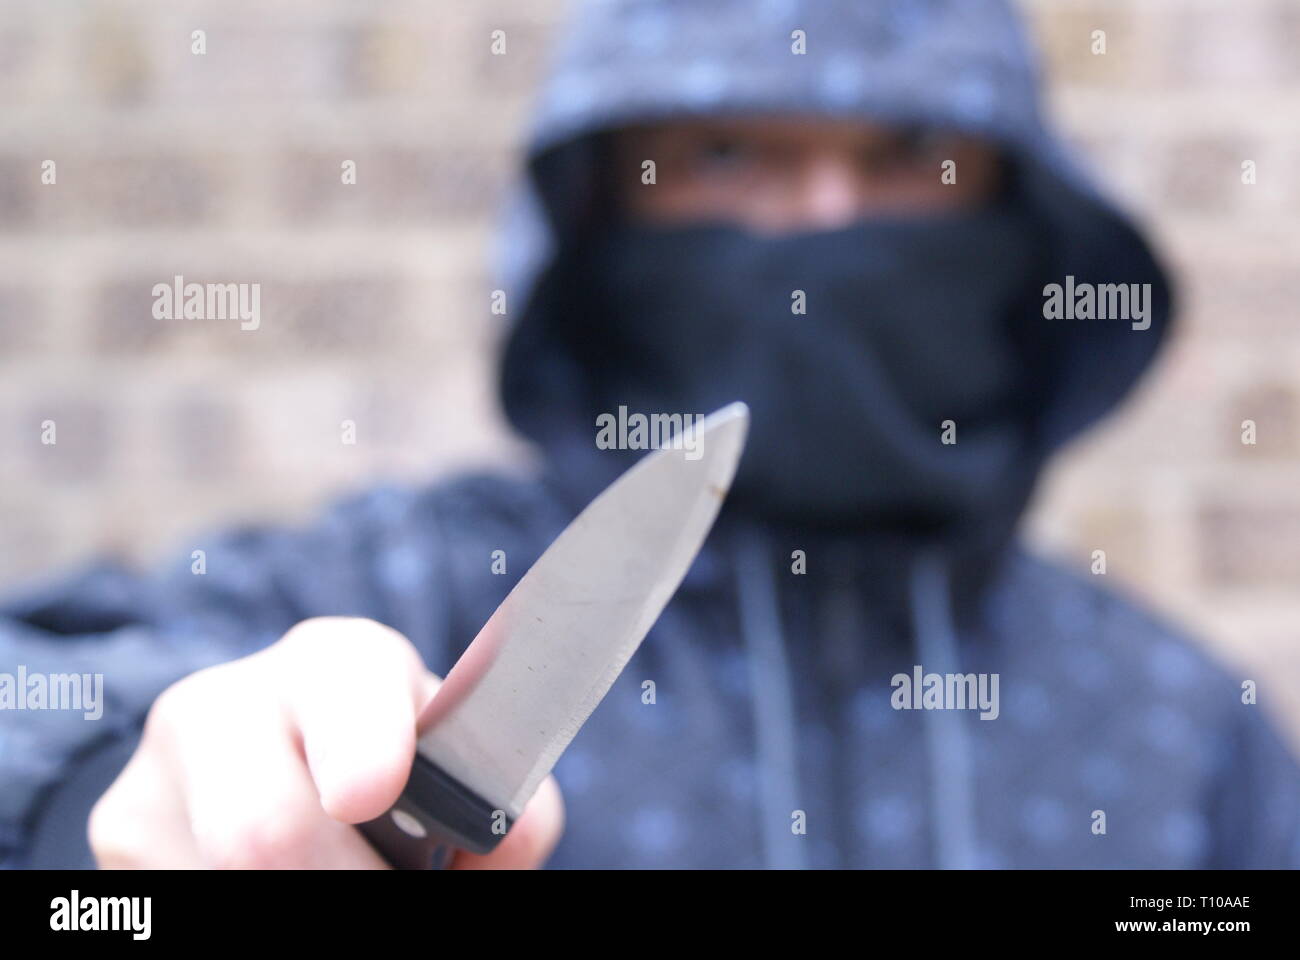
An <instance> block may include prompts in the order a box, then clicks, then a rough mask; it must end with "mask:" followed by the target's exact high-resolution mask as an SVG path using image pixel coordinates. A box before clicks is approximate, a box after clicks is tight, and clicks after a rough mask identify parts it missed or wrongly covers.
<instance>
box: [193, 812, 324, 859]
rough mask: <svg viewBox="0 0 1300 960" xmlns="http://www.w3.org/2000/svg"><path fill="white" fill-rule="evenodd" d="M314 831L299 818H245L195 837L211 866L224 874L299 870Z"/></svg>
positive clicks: (307, 851)
mask: <svg viewBox="0 0 1300 960" xmlns="http://www.w3.org/2000/svg"><path fill="white" fill-rule="evenodd" d="M313 834H314V831H313V829H312V828H311V826H310V824H308V823H307V821H306V820H304V819H302V818H294V817H277V818H251V817H250V818H248V819H245V820H242V821H241V822H239V823H237V824H232V825H230V826H227V827H225V828H224V829H221V830H219V831H215V832H214V831H207V832H206V833H205V834H204V835H200V836H198V837H197V839H198V842H199V848H200V850H202V851H203V853H204V859H206V860H207V861H208V862H209V863H210V864H211V865H212V866H214V867H216V868H217V869H224V870H274V869H279V868H286V867H294V866H301V865H302V864H303V863H304V862H305V861H306V860H307V859H308V855H309V854H310V852H311V850H312V846H313Z"/></svg>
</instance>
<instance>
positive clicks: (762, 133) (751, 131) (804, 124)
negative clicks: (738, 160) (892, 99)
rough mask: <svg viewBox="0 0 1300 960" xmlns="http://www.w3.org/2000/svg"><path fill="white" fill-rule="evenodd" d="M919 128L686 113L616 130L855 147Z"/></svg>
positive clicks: (676, 139) (623, 134)
mask: <svg viewBox="0 0 1300 960" xmlns="http://www.w3.org/2000/svg"><path fill="white" fill-rule="evenodd" d="M920 132H921V128H920V127H918V126H915V125H899V124H888V123H884V122H875V121H871V120H866V119H859V118H848V117H818V116H814V115H802V114H801V115H790V114H762V115H719V116H712V117H685V118H681V119H674V120H662V121H657V122H654V123H646V124H640V125H637V126H632V127H628V128H625V129H624V130H622V131H619V137H620V139H622V140H623V141H625V142H631V143H635V144H658V145H661V146H671V145H673V144H674V143H682V144H690V143H694V142H697V141H700V140H710V139H725V138H743V139H746V140H755V141H763V142H770V143H785V144H791V145H797V144H813V143H818V144H826V145H837V144H842V145H845V146H858V145H862V144H864V143H873V142H880V141H889V140H895V139H897V138H899V137H900V136H913V135H916V134H918V133H920Z"/></svg>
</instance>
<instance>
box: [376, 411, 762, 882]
mask: <svg viewBox="0 0 1300 960" xmlns="http://www.w3.org/2000/svg"><path fill="white" fill-rule="evenodd" d="M748 425H749V411H748V409H747V408H746V407H745V405H744V404H743V403H734V404H731V405H730V406H728V407H725V408H723V409H722V410H720V411H718V412H717V413H714V414H713V415H712V416H710V417H708V418H706V419H705V421H704V423H703V424H702V425H701V427H700V428H699V429H700V436H699V437H698V438H696V444H697V445H696V446H695V447H694V450H695V451H696V452H700V453H701V455H700V456H699V457H698V458H697V459H691V458H689V457H688V456H687V455H686V454H687V451H686V450H684V449H674V448H673V446H666V447H663V448H661V449H659V450H656V451H654V452H653V453H651V454H649V455H647V456H646V457H644V458H643V459H642V460H641V461H639V462H638V463H637V464H636V465H634V466H633V467H632V468H631V469H629V470H628V471H627V472H626V473H625V474H623V475H622V476H621V477H619V479H618V480H616V481H615V482H614V483H613V484H611V485H610V486H609V487H608V488H607V489H606V490H605V491H604V492H603V493H601V494H600V495H599V496H598V497H596V499H595V500H593V501H592V502H591V503H590V504H589V505H588V506H587V508H586V509H585V510H583V511H582V513H581V514H579V515H578V517H577V518H576V519H575V520H574V521H573V522H572V523H571V524H569V526H568V527H567V528H566V529H565V530H564V532H563V533H561V534H560V535H559V537H557V538H556V540H555V542H554V543H552V544H551V546H550V547H549V548H547V550H546V552H545V553H543V554H542V556H541V557H540V558H539V559H538V561H537V562H536V563H535V564H534V565H533V566H532V568H531V569H530V570H529V571H528V572H527V573H526V574H525V575H524V577H523V579H521V580H520V581H519V583H518V584H516V585H515V588H514V589H513V590H512V591H511V592H510V594H509V596H507V597H506V599H505V600H504V601H502V603H501V605H500V606H499V607H498V608H497V610H496V612H495V613H494V614H493V615H492V617H491V618H490V619H489V620H488V622H487V623H486V624H485V625H484V627H483V629H482V630H481V631H480V632H479V634H478V636H477V637H476V638H475V639H474V642H473V643H471V644H470V646H469V648H468V649H466V651H465V653H464V654H463V655H462V656H461V657H460V659H459V660H458V661H457V662H456V665H455V666H454V667H453V668H452V670H451V671H450V673H448V675H447V678H446V680H445V681H444V682H443V683H442V685H441V686H440V687H439V688H438V692H437V693H436V694H435V695H434V697H433V699H432V700H431V701H430V702H429V704H428V705H427V706H426V708H425V709H424V711H423V713H422V715H421V717H420V720H419V723H418V725H417V729H418V730H420V731H421V735H420V739H419V744H418V748H417V750H416V756H415V762H414V764H413V765H412V768H411V774H410V777H409V779H408V781H407V784H406V788H405V789H404V790H403V792H402V794H401V796H400V797H399V798H398V800H397V802H396V803H395V804H394V806H393V807H392V809H390V810H389V811H387V812H386V813H385V814H384V815H382V816H380V817H378V818H376V819H374V820H371V821H369V822H367V823H364V824H361V825H360V827H359V829H360V830H361V832H362V833H363V834H364V835H365V837H366V839H367V840H369V841H370V843H371V845H372V846H373V847H374V848H375V849H376V850H377V851H379V853H380V854H381V855H382V856H383V857H384V858H385V859H386V860H387V861H388V862H389V863H390V864H391V865H392V866H394V867H399V868H404V869H422V868H429V867H434V868H437V867H442V866H446V865H448V863H449V862H450V860H451V857H452V855H453V853H454V851H455V850H456V849H463V850H468V851H471V852H473V853H479V854H483V853H488V852H490V851H491V850H492V849H493V848H494V847H495V846H496V845H497V844H498V843H499V842H500V841H501V839H502V838H503V837H504V836H505V834H506V833H507V832H508V830H509V828H510V825H511V824H513V823H514V821H515V820H516V819H517V818H518V817H519V815H520V814H521V813H522V812H523V809H524V806H525V805H526V804H527V802H528V800H529V799H530V798H531V797H532V795H533V793H534V791H536V789H537V787H538V785H539V784H540V783H541V782H542V780H543V779H544V778H545V777H546V775H547V774H548V773H549V772H550V771H551V768H552V767H554V765H555V763H556V761H557V760H558V759H559V757H560V755H561V754H562V753H563V752H564V750H565V748H566V747H567V746H568V745H569V743H570V741H571V740H572V739H573V737H574V735H575V734H577V732H578V730H579V729H580V728H581V727H582V725H583V723H585V722H586V720H587V718H588V717H589V716H590V715H591V713H592V711H593V710H595V708H596V706H597V705H598V704H599V703H600V701H601V699H602V698H603V697H604V696H605V694H606V692H607V691H608V690H609V688H610V687H611V686H612V685H613V683H614V681H615V679H617V677H618V675H619V674H620V673H621V672H622V670H623V667H624V666H625V665H626V664H627V662H628V660H629V659H631V657H632V654H634V653H635V652H636V649H637V647H638V646H639V645H640V644H641V641H642V640H643V639H644V638H645V635H646V633H647V632H649V630H650V628H651V626H653V625H654V622H655V621H656V620H657V619H658V618H659V614H660V613H661V612H662V610H663V608H664V607H665V606H666V605H667V603H668V601H669V599H670V598H671V597H672V595H673V594H674V593H675V592H676V590H677V587H678V586H679V585H680V584H681V581H682V579H683V578H684V577H685V576H686V572H687V570H688V569H689V568H690V566H691V563H692V561H693V560H694V559H695V555H696V554H697V553H698V552H699V549H700V546H701V545H702V544H703V542H704V539H705V537H706V536H707V535H708V532H709V530H710V528H711V527H712V526H713V521H714V519H715V518H716V516H717V514H718V510H719V509H720V507H721V505H722V501H723V499H724V497H725V496H726V493H727V490H728V489H729V488H730V485H731V480H732V477H733V476H734V475H735V471H736V464H737V463H738V461H739V459H740V454H741V451H742V449H743V448H744V443H745V434H746V431H747V429H748Z"/></svg>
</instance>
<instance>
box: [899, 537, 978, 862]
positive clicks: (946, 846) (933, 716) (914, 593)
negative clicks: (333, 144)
mask: <svg viewBox="0 0 1300 960" xmlns="http://www.w3.org/2000/svg"><path fill="white" fill-rule="evenodd" d="M911 601H912V627H913V631H914V633H915V636H916V653H917V656H918V657H919V660H920V663H921V665H922V666H923V667H924V670H925V672H926V673H939V674H945V673H959V672H960V669H959V663H958V655H957V637H956V632H955V630H954V628H953V622H952V610H951V594H950V592H949V584H948V572H947V570H946V569H945V566H944V562H943V558H942V557H941V556H940V555H939V554H938V553H934V552H931V553H925V554H922V555H921V556H920V557H919V558H918V559H917V562H916V564H915V565H914V566H913V567H912V578H911ZM922 715H923V716H924V723H925V736H926V742H927V745H928V747H929V751H928V752H929V757H930V808H931V810H932V811H933V819H932V824H933V830H934V846H935V852H936V857H937V859H938V864H939V866H940V867H941V868H943V869H945V870H969V869H971V868H973V867H974V866H975V828H974V797H973V792H974V790H973V785H974V774H973V773H972V770H971V748H970V739H969V733H968V731H967V729H966V716H965V713H964V712H963V711H961V710H923V711H922Z"/></svg>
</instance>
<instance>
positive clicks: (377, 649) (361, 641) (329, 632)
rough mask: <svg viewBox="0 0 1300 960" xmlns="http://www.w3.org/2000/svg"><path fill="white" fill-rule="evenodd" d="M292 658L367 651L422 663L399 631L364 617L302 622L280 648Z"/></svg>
mask: <svg viewBox="0 0 1300 960" xmlns="http://www.w3.org/2000/svg"><path fill="white" fill-rule="evenodd" d="M277 646H279V647H280V648H282V649H283V650H285V651H287V652H288V653H289V654H290V655H291V656H298V655H302V656H310V657H312V658H313V659H315V658H318V657H319V655H320V654H321V653H322V652H337V653H339V654H340V655H343V654H347V653H349V652H352V651H355V650H356V649H358V648H365V649H366V650H367V652H369V653H371V654H374V653H380V654H387V655H390V656H392V657H394V658H396V659H398V660H404V661H407V662H408V663H411V664H418V663H420V662H421V661H420V657H419V653H418V652H417V651H416V649H415V647H414V645H413V644H412V643H411V641H410V640H408V639H407V638H406V637H405V636H403V635H402V634H401V633H399V632H398V631H396V630H394V629H393V628H392V627H389V626H387V625H385V624H383V623H380V622H379V621H378V620H370V619H368V618H365V617H312V618H310V619H307V620H302V621H299V622H298V623H296V624H294V625H293V626H292V627H290V628H289V630H288V631H286V632H285V634H284V636H283V637H281V638H280V641H279V643H278V644H277Z"/></svg>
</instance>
